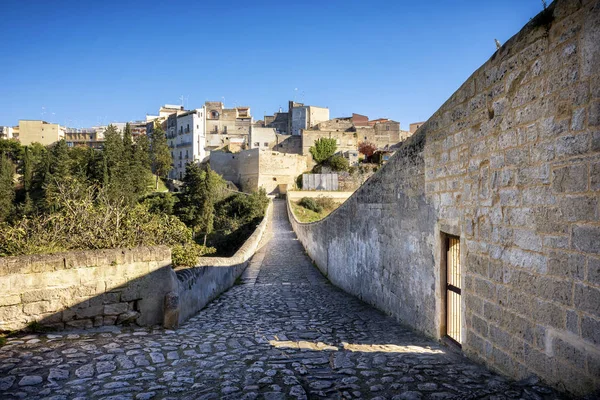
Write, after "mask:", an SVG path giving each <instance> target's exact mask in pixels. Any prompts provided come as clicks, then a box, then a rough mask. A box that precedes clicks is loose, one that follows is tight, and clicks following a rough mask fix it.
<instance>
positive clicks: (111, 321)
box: [103, 315, 117, 325]
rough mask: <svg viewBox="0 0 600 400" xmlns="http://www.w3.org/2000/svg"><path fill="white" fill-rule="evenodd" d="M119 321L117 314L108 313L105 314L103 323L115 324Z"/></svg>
mask: <svg viewBox="0 0 600 400" xmlns="http://www.w3.org/2000/svg"><path fill="white" fill-rule="evenodd" d="M116 323H117V316H116V315H106V316H104V319H103V324H104V325H114V324H116Z"/></svg>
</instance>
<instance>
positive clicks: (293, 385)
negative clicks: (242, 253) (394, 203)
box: [0, 201, 558, 399]
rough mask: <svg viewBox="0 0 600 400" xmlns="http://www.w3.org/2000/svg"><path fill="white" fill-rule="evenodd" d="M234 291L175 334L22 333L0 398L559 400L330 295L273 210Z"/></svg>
mask: <svg viewBox="0 0 600 400" xmlns="http://www.w3.org/2000/svg"><path fill="white" fill-rule="evenodd" d="M270 234H271V236H272V237H271V239H270V241H269V242H268V243H267V244H266V245H265V246H264V247H263V248H262V249H261V250H260V251H259V252H258V253H257V254H256V256H255V257H254V259H253V262H252V264H251V266H250V267H249V268H248V269H247V270H246V272H245V273H244V277H243V278H244V279H243V280H242V281H243V283H242V284H240V285H237V286H234V287H233V288H232V289H231V290H229V291H228V292H226V293H224V294H223V295H222V296H221V297H219V298H218V299H217V300H215V301H213V302H212V303H211V304H210V305H209V306H208V307H206V308H205V309H204V310H202V311H201V312H200V313H199V314H198V315H197V316H195V317H194V318H192V319H191V320H190V321H188V322H187V323H186V324H184V325H183V326H182V327H180V328H179V329H177V330H175V331H169V330H164V329H161V328H155V329H146V328H137V329H131V328H113V330H111V331H105V332H101V331H87V332H85V331H79V332H62V333H57V334H39V335H23V336H20V337H16V338H14V339H11V340H9V342H8V343H7V345H5V346H4V347H2V348H0V398H2V399H12V398H27V399H40V398H46V399H72V398H78V399H84V398H85V399H97V398H110V399H150V398H156V399H161V398H162V399H165V398H169V399H179V398H184V399H217V398H223V399H225V398H226V399H254V398H264V399H287V398H290V399H306V398H332V399H353V398H365V399H421V398H423V399H445V398H463V399H467V398H468V399H475V398H489V399H507V398H529V399H540V398H557V397H558V396H557V394H556V393H554V392H552V391H550V390H549V389H547V388H546V387H543V386H539V385H536V383H535V382H531V381H530V382H528V383H524V384H519V383H515V382H512V381H509V380H507V379H505V378H502V377H500V376H498V375H496V374H493V373H491V372H489V371H487V370H486V369H484V368H483V367H480V366H478V365H476V364H473V363H471V362H469V361H467V360H466V359H465V358H464V357H462V356H461V355H460V354H457V353H453V352H451V351H449V350H448V349H447V348H445V347H443V346H440V345H439V344H437V343H436V342H434V341H431V340H428V339H426V338H424V337H422V336H419V335H417V334H415V333H414V332H413V331H411V330H408V329H406V328H405V327H403V326H401V325H399V324H398V323H396V322H395V321H394V320H392V319H391V318H389V317H387V316H385V315H384V314H382V313H380V312H378V311H377V310H375V309H373V308H372V307H370V306H368V305H366V304H364V303H362V302H361V301H359V300H357V299H355V298H353V297H352V296H350V295H347V294H345V293H344V292H342V291H341V290H339V289H337V288H335V287H334V286H332V285H331V284H329V283H328V282H327V280H326V279H325V278H324V277H322V276H321V274H320V273H319V272H318V270H317V269H316V268H315V267H313V266H312V264H311V262H310V260H309V259H308V258H307V257H306V256H305V255H304V252H303V248H302V246H301V244H300V243H299V242H298V241H297V240H296V239H295V235H294V233H293V232H292V229H291V226H290V224H289V222H288V221H287V216H286V213H285V203H284V202H282V201H276V202H275V207H274V221H273V223H272V227H271V232H270Z"/></svg>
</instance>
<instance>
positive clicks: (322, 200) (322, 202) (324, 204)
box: [315, 196, 336, 210]
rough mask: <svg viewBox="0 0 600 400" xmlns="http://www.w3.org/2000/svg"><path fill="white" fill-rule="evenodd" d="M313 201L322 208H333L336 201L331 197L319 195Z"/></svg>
mask: <svg viewBox="0 0 600 400" xmlns="http://www.w3.org/2000/svg"><path fill="white" fill-rule="evenodd" d="M315 202H316V203H317V205H318V206H319V207H321V208H322V209H323V210H333V209H334V208H335V207H336V203H335V201H334V200H333V199H332V198H331V197H325V196H319V197H317V199H316V200H315Z"/></svg>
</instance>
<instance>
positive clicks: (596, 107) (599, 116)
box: [588, 101, 600, 126]
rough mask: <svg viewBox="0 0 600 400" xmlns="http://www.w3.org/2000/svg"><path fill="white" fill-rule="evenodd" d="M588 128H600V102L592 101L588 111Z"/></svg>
mask: <svg viewBox="0 0 600 400" xmlns="http://www.w3.org/2000/svg"><path fill="white" fill-rule="evenodd" d="M588 126H600V101H592V102H591V103H590V106H589V110H588Z"/></svg>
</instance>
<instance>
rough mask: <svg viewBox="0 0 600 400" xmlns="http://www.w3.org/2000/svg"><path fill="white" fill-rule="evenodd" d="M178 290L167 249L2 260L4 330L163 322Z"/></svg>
mask: <svg viewBox="0 0 600 400" xmlns="http://www.w3.org/2000/svg"><path fill="white" fill-rule="evenodd" d="M176 287H177V281H176V279H175V276H174V274H173V272H172V270H171V251H170V250H169V249H168V248H167V247H162V246H158V247H140V248H134V249H111V250H95V251H78V252H68V253H59V254H50V255H32V256H19V257H2V258H0V293H1V295H0V330H18V329H23V328H25V327H27V326H28V325H29V324H30V323H32V322H38V323H39V324H41V325H44V326H48V327H51V328H55V329H64V328H91V327H93V326H101V325H114V324H120V323H123V322H135V323H137V324H138V325H154V324H160V323H162V321H163V301H164V296H165V294H166V293H168V292H169V291H171V290H174V289H175V288H176Z"/></svg>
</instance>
